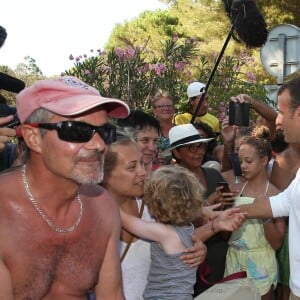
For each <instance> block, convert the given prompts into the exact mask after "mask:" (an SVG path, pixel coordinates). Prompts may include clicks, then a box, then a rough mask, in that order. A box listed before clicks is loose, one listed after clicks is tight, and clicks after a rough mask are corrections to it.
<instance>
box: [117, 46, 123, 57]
mask: <svg viewBox="0 0 300 300" xmlns="http://www.w3.org/2000/svg"><path fill="white" fill-rule="evenodd" d="M115 51H116V54H117V56H118V57H119V59H120V58H123V57H124V51H123V50H122V49H121V48H119V47H117V48H116V49H115Z"/></svg>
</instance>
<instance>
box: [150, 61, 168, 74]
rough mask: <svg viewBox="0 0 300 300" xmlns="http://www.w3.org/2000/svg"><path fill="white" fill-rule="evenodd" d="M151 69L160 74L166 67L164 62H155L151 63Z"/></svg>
mask: <svg viewBox="0 0 300 300" xmlns="http://www.w3.org/2000/svg"><path fill="white" fill-rule="evenodd" d="M152 70H154V72H155V73H156V75H161V74H163V73H164V72H166V70H167V67H166V65H165V64H162V63H157V64H153V65H152Z"/></svg>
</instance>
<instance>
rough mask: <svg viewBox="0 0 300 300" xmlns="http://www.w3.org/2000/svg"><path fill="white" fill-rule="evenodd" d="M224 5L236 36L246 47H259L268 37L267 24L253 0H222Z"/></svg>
mask: <svg viewBox="0 0 300 300" xmlns="http://www.w3.org/2000/svg"><path fill="white" fill-rule="evenodd" d="M224 6H225V10H226V12H227V14H228V15H229V17H230V19H231V23H232V25H233V26H234V29H235V32H236V33H237V35H238V38H237V37H236V36H235V35H233V38H234V39H235V40H237V41H238V42H244V43H245V44H246V46H247V47H261V46H263V45H264V44H265V42H266V41H267V38H268V30H267V25H266V22H265V20H264V17H263V15H262V14H261V12H260V11H259V10H258V8H257V6H256V3H255V1H254V0H233V1H230V0H229V1H226V0H224ZM230 6H231V7H230Z"/></svg>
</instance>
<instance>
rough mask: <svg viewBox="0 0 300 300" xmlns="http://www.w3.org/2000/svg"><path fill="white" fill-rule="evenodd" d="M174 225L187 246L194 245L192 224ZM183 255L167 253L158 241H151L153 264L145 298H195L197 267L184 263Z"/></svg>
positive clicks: (177, 299) (188, 299)
mask: <svg viewBox="0 0 300 300" xmlns="http://www.w3.org/2000/svg"><path fill="white" fill-rule="evenodd" d="M172 227H173V228H174V229H175V231H176V232H177V234H178V235H179V237H180V238H181V240H182V242H183V244H184V245H185V246H186V247H187V248H189V247H191V246H193V242H192V235H193V233H194V226H193V225H192V224H191V225H190V226H186V227H177V226H172ZM181 255H182V253H176V254H166V253H165V252H164V251H163V249H162V248H161V247H160V245H159V244H158V243H156V242H151V266H150V271H149V274H148V283H147V285H146V288H145V291H144V293H143V297H144V299H147V300H154V299H155V300H158V299H172V300H174V299H176V300H191V299H193V293H194V288H193V287H194V284H195V282H196V273H197V267H193V268H191V267H190V266H188V265H186V264H184V263H183V262H182V261H181V259H180V256H181Z"/></svg>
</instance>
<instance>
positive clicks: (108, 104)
mask: <svg viewBox="0 0 300 300" xmlns="http://www.w3.org/2000/svg"><path fill="white" fill-rule="evenodd" d="M83 98H84V101H83ZM97 106H103V107H104V108H105V109H106V110H107V113H108V114H109V115H110V116H111V117H114V118H126V117H127V116H128V115H129V112H130V109H129V107H128V105H127V104H126V103H125V102H123V101H121V100H118V99H113V98H105V97H102V96H96V95H95V96H94V95H78V96H71V97H69V98H64V99H58V100H54V101H51V102H46V103H42V104H41V107H43V108H45V109H48V110H50V111H52V112H54V113H56V114H58V115H63V116H74V115H78V114H81V113H84V112H86V111H88V110H90V109H92V108H95V107H97Z"/></svg>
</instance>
